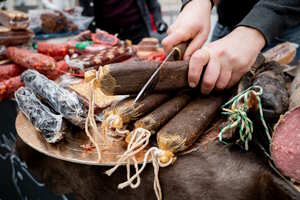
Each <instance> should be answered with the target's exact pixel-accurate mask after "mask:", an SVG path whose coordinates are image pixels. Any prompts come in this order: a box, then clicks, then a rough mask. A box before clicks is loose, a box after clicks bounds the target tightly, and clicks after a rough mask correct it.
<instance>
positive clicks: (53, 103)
mask: <svg viewBox="0 0 300 200" xmlns="http://www.w3.org/2000/svg"><path fill="white" fill-rule="evenodd" d="M21 79H22V81H23V82H24V84H25V86H26V87H29V88H31V89H32V90H33V91H34V93H35V94H36V95H37V96H39V97H41V98H42V100H43V101H44V102H46V103H47V104H48V105H49V106H50V107H51V108H52V109H53V110H55V111H56V112H58V113H60V114H61V115H62V116H63V117H64V118H66V119H67V120H69V121H70V122H71V123H73V124H74V125H76V126H80V127H84V123H85V118H86V116H87V111H86V109H85V108H84V106H83V104H82V103H81V102H80V101H79V99H78V97H77V95H76V94H75V93H74V92H70V91H68V90H66V89H64V88H61V87H59V86H58V85H57V84H56V83H55V82H53V81H51V80H49V79H48V78H46V77H45V76H44V75H42V74H40V73H38V72H37V71H35V70H27V71H25V72H23V73H22V75H21Z"/></svg>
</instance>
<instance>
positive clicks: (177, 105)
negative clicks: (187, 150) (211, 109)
mask: <svg viewBox="0 0 300 200" xmlns="http://www.w3.org/2000/svg"><path fill="white" fill-rule="evenodd" d="M191 98H192V97H191V95H189V94H188V93H187V92H184V93H182V94H179V95H177V96H175V97H174V98H172V99H170V100H169V101H167V102H166V103H164V104H162V105H161V106H159V107H158V108H156V109H155V110H154V111H152V112H151V113H150V114H148V115H146V116H145V117H143V118H141V119H139V120H138V121H136V122H135V123H134V128H144V129H146V130H148V131H150V132H151V133H152V134H154V133H156V131H158V130H159V128H161V127H162V126H163V125H165V124H166V123H167V122H168V121H169V120H170V119H171V118H172V117H174V116H175V115H176V114H177V113H178V112H179V111H180V110H181V109H182V108H183V107H184V106H185V105H186V104H187V103H188V102H189V101H190V100H191Z"/></svg>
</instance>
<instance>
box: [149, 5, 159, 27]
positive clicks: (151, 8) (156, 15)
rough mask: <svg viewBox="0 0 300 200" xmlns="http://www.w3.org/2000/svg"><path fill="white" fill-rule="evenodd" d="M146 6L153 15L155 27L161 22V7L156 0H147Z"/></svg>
mask: <svg viewBox="0 0 300 200" xmlns="http://www.w3.org/2000/svg"><path fill="white" fill-rule="evenodd" d="M146 2H147V7H148V9H149V11H150V12H151V14H152V15H153V18H154V22H155V25H156V27H157V26H158V25H159V24H160V23H161V22H162V16H161V8H160V4H159V2H158V1H157V0H147V1H146Z"/></svg>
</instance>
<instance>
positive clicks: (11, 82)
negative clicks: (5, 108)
mask: <svg viewBox="0 0 300 200" xmlns="http://www.w3.org/2000/svg"><path fill="white" fill-rule="evenodd" d="M22 86H23V83H22V81H21V78H20V76H15V77H12V78H10V79H8V80H5V81H2V82H0V100H4V99H7V98H9V97H12V96H13V94H14V92H15V91H16V90H17V89H18V88H20V87H22Z"/></svg>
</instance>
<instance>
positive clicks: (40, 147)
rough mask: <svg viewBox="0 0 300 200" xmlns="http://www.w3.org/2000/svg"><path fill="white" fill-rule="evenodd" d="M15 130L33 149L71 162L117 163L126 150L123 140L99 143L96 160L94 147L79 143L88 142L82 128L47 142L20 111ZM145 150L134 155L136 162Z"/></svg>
mask: <svg viewBox="0 0 300 200" xmlns="http://www.w3.org/2000/svg"><path fill="white" fill-rule="evenodd" d="M16 130H17V133H18V135H19V137H20V138H21V139H22V140H23V141H24V142H25V143H26V144H27V145H29V146H30V147H32V148H33V149H35V150H37V151H39V152H41V153H43V154H46V155H47V156H50V157H54V158H57V159H60V160H65V161H69V162H73V163H79V164H85V165H100V166H114V165H116V164H117V161H118V159H119V156H120V155H122V154H123V152H124V151H125V150H126V144H125V142H123V141H122V142H110V143H109V144H107V145H105V146H104V145H99V146H100V148H101V150H102V159H101V161H100V162H97V153H96V150H95V149H93V150H90V151H87V150H86V149H84V148H82V147H81V145H84V144H88V143H90V142H89V139H88V137H87V136H86V134H85V132H84V131H83V130H81V131H78V132H76V133H74V132H72V133H67V134H65V137H64V139H63V140H62V141H60V142H58V143H57V144H49V143H47V142H46V140H45V139H44V138H43V136H42V135H41V134H40V133H39V131H38V130H36V129H35V128H34V126H33V125H32V124H31V122H30V121H29V120H28V119H27V118H26V117H25V115H24V114H22V113H21V112H19V114H18V116H17V119H16ZM145 152H146V150H144V151H142V152H140V153H139V154H137V155H136V160H137V161H138V163H142V162H143V159H144V155H145ZM123 164H125V163H123Z"/></svg>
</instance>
